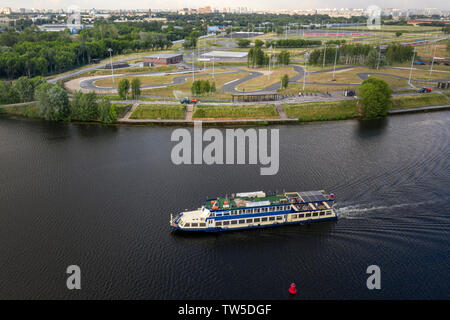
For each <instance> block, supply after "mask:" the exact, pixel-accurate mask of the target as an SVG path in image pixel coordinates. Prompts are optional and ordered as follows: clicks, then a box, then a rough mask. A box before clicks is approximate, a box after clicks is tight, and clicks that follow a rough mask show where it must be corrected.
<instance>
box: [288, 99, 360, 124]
mask: <svg viewBox="0 0 450 320" xmlns="http://www.w3.org/2000/svg"><path fill="white" fill-rule="evenodd" d="M283 108H284V111H285V112H286V114H287V116H288V117H290V118H298V119H299V120H300V121H317V120H342V119H350V118H354V117H356V116H358V114H359V112H358V108H357V101H356V100H345V101H321V102H309V103H302V104H284V105H283Z"/></svg>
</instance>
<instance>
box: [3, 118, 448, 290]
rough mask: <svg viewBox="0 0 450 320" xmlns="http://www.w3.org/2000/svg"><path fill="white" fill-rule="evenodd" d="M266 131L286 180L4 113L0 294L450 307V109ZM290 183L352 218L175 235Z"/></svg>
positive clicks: (129, 130)
mask: <svg viewBox="0 0 450 320" xmlns="http://www.w3.org/2000/svg"><path fill="white" fill-rule="evenodd" d="M268 128H278V129H280V170H279V172H278V174H277V175H275V176H261V175H260V171H259V166H258V165H213V166H207V165H196V166H194V165H191V166H188V165H181V166H175V165H173V164H172V162H171V161H170V152H171V149H172V147H173V145H174V143H172V142H170V136H171V133H172V131H173V130H174V128H167V127H107V126H99V125H82V124H65V123H48V122H43V121H31V120H18V119H8V118H0V298H132V299H241V298H250V299H251V298H258V299H287V298H288V292H287V289H288V287H289V284H290V283H291V282H296V284H297V287H298V289H299V294H297V296H296V299H358V298H361V299H402V298H406V299H422V298H425V299H428V298H445V299H448V298H450V275H449V270H450V250H449V248H450V246H449V243H450V241H449V240H450V233H449V232H450V210H449V208H450V199H449V194H450V172H449V149H450V148H449V147H450V143H449V141H450V113H449V112H448V111H447V112H434V113H423V114H413V115H402V116H394V117H390V118H388V119H385V120H382V121H373V122H358V121H355V120H351V121H339V122H324V123H312V124H304V125H291V126H277V127H268ZM283 189H286V190H288V191H304V190H314V189H327V190H329V191H331V192H334V193H335V194H336V197H337V207H338V209H337V210H338V213H339V215H340V218H339V220H338V221H335V222H324V223H320V224H315V225H309V226H284V227H278V228H271V229H261V230H248V231H240V232H230V233H220V234H200V235H199V234H196V235H192V234H190V235H185V234H177V233H172V232H171V231H170V230H169V227H168V221H169V216H170V213H175V212H178V211H183V210H184V209H186V208H190V209H193V208H197V207H199V206H200V205H201V204H202V202H203V201H204V200H205V199H206V197H215V196H220V195H225V194H231V193H234V192H244V191H255V190H265V191H269V190H272V191H274V190H279V191H281V190H283ZM72 264H75V265H78V266H80V268H81V272H82V279H81V283H82V284H81V285H82V289H81V290H79V291H76V290H74V291H69V290H68V289H67V288H66V277H67V274H66V273H65V272H66V268H67V266H69V265H72ZM369 265H378V266H379V267H380V268H381V286H382V289H381V290H372V291H370V290H368V289H367V287H366V279H367V277H368V276H369V275H367V274H366V268H367V267H368V266H369Z"/></svg>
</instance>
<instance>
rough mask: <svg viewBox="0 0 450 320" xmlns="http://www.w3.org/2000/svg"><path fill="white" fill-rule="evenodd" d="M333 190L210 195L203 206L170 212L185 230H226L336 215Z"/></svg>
mask: <svg viewBox="0 0 450 320" xmlns="http://www.w3.org/2000/svg"><path fill="white" fill-rule="evenodd" d="M334 200H335V197H334V194H332V193H327V192H325V190H320V191H304V192H284V193H282V194H266V193H265V192H263V191H255V192H244V193H237V194H232V195H231V196H230V197H228V196H227V197H223V198H215V199H208V200H206V202H205V203H204V204H203V206H202V207H201V208H198V209H197V210H193V211H185V212H181V213H179V214H177V215H175V216H173V215H170V227H171V228H172V229H174V230H182V231H208V232H217V231H227V230H240V229H250V228H263V227H273V226H279V225H285V224H302V223H311V222H318V221H324V220H333V219H337V214H336V211H335V210H334V209H333V205H334Z"/></svg>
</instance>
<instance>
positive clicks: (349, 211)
mask: <svg viewBox="0 0 450 320" xmlns="http://www.w3.org/2000/svg"><path fill="white" fill-rule="evenodd" d="M427 202H429V201H422V202H409V203H399V204H393V205H382V206H367V205H366V206H364V205H350V206H345V207H340V208H339V207H335V210H336V212H337V214H338V217H339V218H340V219H355V218H357V216H359V215H362V214H365V213H370V212H376V211H387V210H389V211H390V210H392V209H398V208H407V207H417V206H420V205H423V204H426V203H427Z"/></svg>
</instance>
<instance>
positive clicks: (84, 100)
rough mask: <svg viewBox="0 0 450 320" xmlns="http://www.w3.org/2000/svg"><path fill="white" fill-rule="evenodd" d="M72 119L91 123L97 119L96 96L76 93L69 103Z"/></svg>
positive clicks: (91, 93) (90, 93)
mask: <svg viewBox="0 0 450 320" xmlns="http://www.w3.org/2000/svg"><path fill="white" fill-rule="evenodd" d="M70 114H71V117H72V119H76V120H81V121H93V120H96V119H97V117H98V104H97V96H96V94H95V93H94V92H89V93H82V92H81V91H76V92H75V93H74V94H73V97H72V101H71V103H70Z"/></svg>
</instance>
